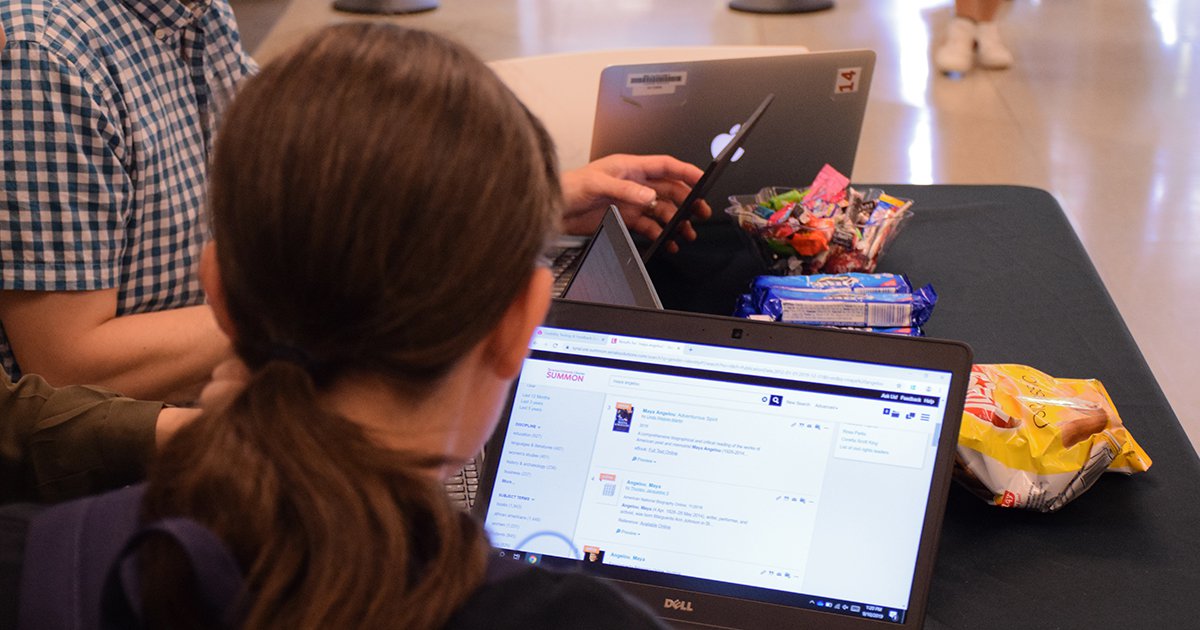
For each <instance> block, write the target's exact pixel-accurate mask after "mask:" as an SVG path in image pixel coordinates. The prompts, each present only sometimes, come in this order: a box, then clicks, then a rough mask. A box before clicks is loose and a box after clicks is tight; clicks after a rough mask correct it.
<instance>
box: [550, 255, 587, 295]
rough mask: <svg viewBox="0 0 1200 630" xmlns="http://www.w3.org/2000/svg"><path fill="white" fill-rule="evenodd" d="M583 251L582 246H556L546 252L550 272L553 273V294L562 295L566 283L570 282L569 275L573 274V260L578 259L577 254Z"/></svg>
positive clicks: (565, 289) (564, 291)
mask: <svg viewBox="0 0 1200 630" xmlns="http://www.w3.org/2000/svg"><path fill="white" fill-rule="evenodd" d="M582 253H583V248H580V247H556V248H553V249H551V250H550V251H548V252H546V257H547V258H549V259H550V261H551V262H550V272H551V273H553V274H554V295H555V297H562V295H563V294H564V293H566V292H567V285H568V284H571V276H572V275H574V274H573V273H571V272H573V271H575V261H577V260H579V255H580V254H582Z"/></svg>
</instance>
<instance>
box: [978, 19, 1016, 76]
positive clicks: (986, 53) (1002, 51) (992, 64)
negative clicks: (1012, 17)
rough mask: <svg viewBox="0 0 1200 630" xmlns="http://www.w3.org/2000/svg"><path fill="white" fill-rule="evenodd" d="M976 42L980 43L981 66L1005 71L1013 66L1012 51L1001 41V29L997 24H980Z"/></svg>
mask: <svg viewBox="0 0 1200 630" xmlns="http://www.w3.org/2000/svg"><path fill="white" fill-rule="evenodd" d="M975 41H977V42H978V43H979V65H981V66H983V67H984V68H990V69H992V70H1003V69H1005V68H1007V67H1009V66H1011V65H1012V64H1013V54H1012V51H1010V50H1009V49H1008V47H1007V46H1005V45H1004V42H1003V41H1001V40H1000V29H999V28H997V27H996V23H995V22H980V23H979V24H978V25H977V26H976V29H975Z"/></svg>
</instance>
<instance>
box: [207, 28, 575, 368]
mask: <svg viewBox="0 0 1200 630" xmlns="http://www.w3.org/2000/svg"><path fill="white" fill-rule="evenodd" d="M529 119H530V117H529V115H528V113H527V112H526V111H525V110H524V108H523V107H522V106H521V105H520V103H519V102H518V101H517V100H516V99H515V98H514V97H513V96H512V95H511V93H510V92H509V91H508V90H507V89H506V88H505V87H504V86H503V85H502V84H501V83H500V81H499V80H498V79H497V78H496V77H495V76H494V75H493V74H492V73H491V72H490V70H488V69H487V68H486V67H485V66H484V65H483V64H482V62H480V61H479V60H478V59H477V58H475V57H474V56H473V55H471V54H470V53H468V52H466V51H465V50H464V49H462V48H461V47H459V46H457V45H455V44H452V43H450V42H447V41H446V40H444V39H441V38H439V37H437V36H435V35H432V34H429V33H425V32H421V31H411V30H401V29H399V28H395V27H388V26H382V25H363V24H355V25H345V26H340V27H334V28H331V29H328V30H326V31H324V32H322V33H321V34H319V35H318V36H317V37H315V38H313V39H311V40H309V41H308V42H307V43H306V44H305V45H303V46H302V47H301V48H299V49H298V50H297V51H296V52H295V53H293V54H292V55H291V56H289V57H288V58H287V59H285V60H283V61H281V62H279V63H275V64H272V65H270V66H268V67H267V68H265V69H264V70H263V72H262V74H261V75H260V76H258V77H256V78H255V79H253V80H252V81H250V82H249V84H248V85H247V86H246V87H245V88H244V89H243V90H242V91H241V93H240V94H239V95H238V97H237V99H236V102H235V103H234V104H233V106H232V108H231V109H230V111H229V112H228V114H227V115H226V118H225V121H224V125H223V129H222V133H221V135H220V137H219V139H218V142H217V146H216V154H215V158H214V163H213V168H212V171H211V174H210V181H211V207H212V220H213V228H214V236H215V239H216V242H217V247H218V258H219V260H220V267H221V271H222V277H223V279H224V284H225V292H226V301H227V305H228V310H229V313H230V316H231V317H232V319H233V324H234V326H235V328H236V329H237V333H238V334H237V339H236V340H235V342H236V344H237V350H238V352H239V354H241V355H242V357H243V358H244V359H245V360H246V361H247V362H248V363H249V364H250V365H251V367H254V366H256V365H258V364H261V363H263V362H265V361H266V360H267V359H268V358H269V357H270V356H272V352H273V351H274V350H276V349H278V348H279V347H283V348H287V349H289V350H295V351H298V352H299V354H301V355H302V356H303V357H304V358H305V359H306V360H307V361H310V362H311V363H312V364H314V366H315V367H316V368H318V369H317V370H316V371H317V373H318V374H319V375H322V376H325V375H330V374H334V375H336V374H337V373H339V372H341V371H343V370H347V369H350V370H355V371H367V372H375V373H379V374H384V375H389V376H393V377H397V378H402V379H408V380H411V381H412V382H415V383H417V384H420V383H421V382H423V381H426V380H428V379H431V378H436V377H438V376H440V375H441V374H443V373H444V372H445V371H446V370H447V368H448V367H449V365H450V364H452V363H453V362H454V360H455V359H456V358H458V357H459V356H461V355H462V354H463V353H464V352H465V351H466V350H467V349H468V348H470V347H471V346H473V345H474V344H475V343H476V342H478V341H479V340H480V339H481V338H482V337H483V335H484V334H485V333H486V332H487V331H488V329H489V328H490V327H491V325H492V324H494V323H495V322H496V320H497V319H498V318H499V316H500V315H501V313H502V312H503V311H504V310H505V308H506V307H507V306H508V304H509V303H511V302H512V300H513V298H514V296H515V295H516V293H517V292H518V291H519V290H520V289H521V288H522V286H523V280H525V279H526V278H527V277H528V275H529V271H530V269H531V268H532V266H533V263H534V260H535V258H536V257H537V255H538V254H539V253H540V250H541V248H542V247H543V245H544V243H545V238H546V235H547V231H548V230H549V228H550V226H551V224H552V222H553V221H554V220H555V217H557V214H558V213H557V207H556V204H557V201H558V188H557V187H558V181H557V177H556V175H555V173H554V171H553V166H552V165H549V164H550V162H549V160H550V158H551V156H549V155H547V147H546V146H545V143H544V142H543V139H542V136H541V135H540V129H539V128H538V127H537V126H536V123H535V124H530V123H529V122H528V121H529Z"/></svg>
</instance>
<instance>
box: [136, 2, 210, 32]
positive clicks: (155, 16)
mask: <svg viewBox="0 0 1200 630" xmlns="http://www.w3.org/2000/svg"><path fill="white" fill-rule="evenodd" d="M122 2H124V3H125V5H126V6H128V7H129V8H130V9H131V10H132V11H133V12H134V13H136V14H137V15H138V16H139V17H141V18H142V19H143V20H145V21H146V22H148V23H149V24H150V26H151V27H152V28H154V29H156V30H157V29H161V28H169V29H172V30H181V29H184V28H186V27H187V26H188V25H190V24H191V23H192V22H194V21H196V20H198V19H200V18H202V17H204V14H205V13H208V10H209V8H210V7H212V0H122Z"/></svg>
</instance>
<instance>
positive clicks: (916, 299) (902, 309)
mask: <svg viewBox="0 0 1200 630" xmlns="http://www.w3.org/2000/svg"><path fill="white" fill-rule="evenodd" d="M935 304H937V292H936V291H934V290H933V285H929V284H927V285H925V286H923V287H921V288H920V289H917V290H915V291H913V292H912V293H861V292H860V293H815V292H811V291H796V290H792V289H788V288H784V287H768V288H767V289H766V291H765V292H764V293H763V295H762V297H761V298H760V300H759V302H758V304H757V306H758V311H759V312H760V313H763V314H765V315H770V316H771V317H772V318H774V319H775V320H777V321H781V322H788V323H793V324H814V325H818V326H820V325H827V326H855V327H870V328H890V327H910V326H921V325H923V324H924V323H925V322H926V321H928V320H929V316H930V315H931V314H932V313H933V307H934V305H935Z"/></svg>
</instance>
